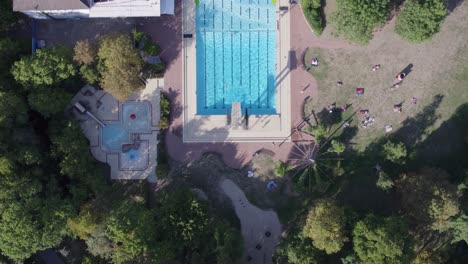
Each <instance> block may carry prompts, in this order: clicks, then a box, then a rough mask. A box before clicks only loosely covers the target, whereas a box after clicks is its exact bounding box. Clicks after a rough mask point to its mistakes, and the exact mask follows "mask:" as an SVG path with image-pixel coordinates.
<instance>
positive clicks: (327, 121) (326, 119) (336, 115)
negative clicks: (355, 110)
mask: <svg viewBox="0 0 468 264" xmlns="http://www.w3.org/2000/svg"><path fill="white" fill-rule="evenodd" d="M317 118H318V120H319V122H320V123H322V124H324V125H325V126H326V127H331V126H333V125H335V124H338V123H340V122H341V121H343V111H342V110H341V109H340V108H338V107H337V108H335V109H334V110H333V112H332V113H330V111H329V110H328V109H327V108H325V107H324V108H323V109H322V110H321V111H320V112H318V113H317Z"/></svg>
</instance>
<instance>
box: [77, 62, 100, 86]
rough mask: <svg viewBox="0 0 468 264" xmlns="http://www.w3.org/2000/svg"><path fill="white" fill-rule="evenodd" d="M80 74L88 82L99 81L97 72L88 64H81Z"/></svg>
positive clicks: (94, 82)
mask: <svg viewBox="0 0 468 264" xmlns="http://www.w3.org/2000/svg"><path fill="white" fill-rule="evenodd" d="M80 75H81V78H83V80H84V81H85V82H87V83H89V84H96V83H97V82H99V78H100V76H99V72H98V70H97V69H96V68H95V67H93V66H89V65H86V64H84V65H81V67H80Z"/></svg>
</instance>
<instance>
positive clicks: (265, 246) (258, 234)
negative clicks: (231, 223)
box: [221, 180, 281, 263]
mask: <svg viewBox="0 0 468 264" xmlns="http://www.w3.org/2000/svg"><path fill="white" fill-rule="evenodd" d="M221 188H222V190H223V192H224V193H225V194H226V195H227V196H228V197H229V198H230V199H231V201H232V203H233V205H234V208H235V211H236V214H237V217H239V219H240V222H241V229H242V236H243V237H244V252H245V256H244V257H245V259H248V258H249V256H250V257H251V259H250V263H273V260H272V257H273V253H274V250H275V247H276V246H277V244H278V243H279V237H280V233H281V225H280V222H279V219H278V216H277V215H276V213H275V212H274V211H271V210H268V211H265V210H261V209H259V208H258V207H256V206H254V205H252V204H251V203H250V202H249V201H248V200H247V197H245V194H244V192H243V191H242V190H241V189H240V188H239V187H238V186H237V185H236V184H235V183H234V182H233V181H231V180H224V181H222V182H221ZM267 231H268V232H270V233H271V235H270V237H267V236H266V234H265V233H266V232H267ZM257 245H261V248H260V249H257V248H256V246H257Z"/></svg>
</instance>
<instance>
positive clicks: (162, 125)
mask: <svg viewBox="0 0 468 264" xmlns="http://www.w3.org/2000/svg"><path fill="white" fill-rule="evenodd" d="M159 105H160V107H161V114H160V115H161V117H160V119H159V129H166V128H169V118H170V116H171V103H170V101H169V99H168V98H167V96H166V95H165V94H163V93H161V99H160V103H159Z"/></svg>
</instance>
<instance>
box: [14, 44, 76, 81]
mask: <svg viewBox="0 0 468 264" xmlns="http://www.w3.org/2000/svg"><path fill="white" fill-rule="evenodd" d="M11 72H12V74H13V77H14V78H15V80H16V81H18V82H19V83H20V84H22V85H23V86H25V87H30V86H33V87H37V86H52V85H59V84H60V83H61V82H62V81H64V80H66V79H68V78H70V77H73V76H75V74H76V70H75V66H74V65H73V63H72V58H71V52H70V50H69V49H68V48H66V47H64V46H53V47H48V48H44V49H40V50H37V52H36V53H34V54H33V55H31V56H28V57H23V58H22V59H20V60H19V61H17V62H15V64H14V65H13V67H12V69H11Z"/></svg>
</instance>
